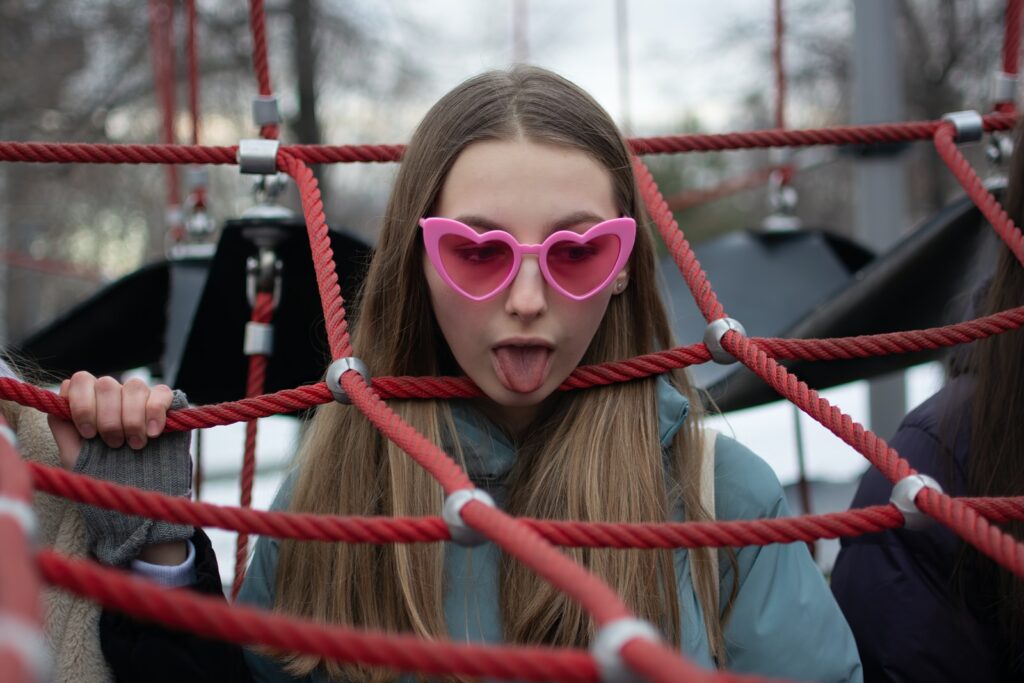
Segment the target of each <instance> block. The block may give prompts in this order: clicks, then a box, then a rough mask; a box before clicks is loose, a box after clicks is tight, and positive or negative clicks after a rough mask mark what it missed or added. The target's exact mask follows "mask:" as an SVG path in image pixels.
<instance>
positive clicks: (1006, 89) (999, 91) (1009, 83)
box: [992, 70, 1017, 102]
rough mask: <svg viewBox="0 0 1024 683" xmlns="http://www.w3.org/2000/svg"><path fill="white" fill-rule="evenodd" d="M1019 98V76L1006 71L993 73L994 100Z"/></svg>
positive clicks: (1003, 100)
mask: <svg viewBox="0 0 1024 683" xmlns="http://www.w3.org/2000/svg"><path fill="white" fill-rule="evenodd" d="M1016 99H1017V77H1016V76H1014V75H1013V74H1008V73H1006V72H1005V71H1001V70H1000V71H996V72H995V73H994V74H992V101H993V102H1013V101H1015V100H1016Z"/></svg>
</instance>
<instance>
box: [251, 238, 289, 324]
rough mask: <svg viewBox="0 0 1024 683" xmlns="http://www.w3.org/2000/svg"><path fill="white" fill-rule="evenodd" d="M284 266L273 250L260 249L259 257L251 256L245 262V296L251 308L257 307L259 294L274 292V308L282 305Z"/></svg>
mask: <svg viewBox="0 0 1024 683" xmlns="http://www.w3.org/2000/svg"><path fill="white" fill-rule="evenodd" d="M283 268H284V265H283V264H282V263H281V261H280V260H279V259H278V258H277V254H276V253H275V252H274V250H273V249H270V248H268V247H260V251H259V257H258V258H257V257H252V256H250V257H249V258H247V259H246V260H245V274H246V277H245V295H246V297H248V299H249V306H255V305H256V294H257V293H258V292H267V293H270V292H272V293H273V295H274V303H273V307H274V308H275V309H276V308H277V305H278V304H279V303H281V270H282V269H283Z"/></svg>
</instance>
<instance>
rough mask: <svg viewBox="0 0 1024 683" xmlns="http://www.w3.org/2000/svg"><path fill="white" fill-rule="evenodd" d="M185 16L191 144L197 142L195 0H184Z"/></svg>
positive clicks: (197, 66)
mask: <svg viewBox="0 0 1024 683" xmlns="http://www.w3.org/2000/svg"><path fill="white" fill-rule="evenodd" d="M185 17H186V20H187V25H188V38H187V50H188V109H189V112H190V113H191V115H192V144H193V145H198V144H199V46H198V44H197V42H196V39H197V36H196V33H197V25H198V23H199V19H198V16H197V14H196V0H185Z"/></svg>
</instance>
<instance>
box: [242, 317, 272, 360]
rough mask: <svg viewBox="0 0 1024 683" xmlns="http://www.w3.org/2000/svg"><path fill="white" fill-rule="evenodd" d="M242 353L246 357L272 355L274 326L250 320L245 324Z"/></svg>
mask: <svg viewBox="0 0 1024 683" xmlns="http://www.w3.org/2000/svg"><path fill="white" fill-rule="evenodd" d="M242 352H243V353H244V354H245V355H247V356H270V355H273V353H274V326H273V325H269V324H267V323H258V322H254V321H252V320H250V321H249V322H247V323H246V324H245V341H244V342H243V344H242Z"/></svg>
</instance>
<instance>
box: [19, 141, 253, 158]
mask: <svg viewBox="0 0 1024 683" xmlns="http://www.w3.org/2000/svg"><path fill="white" fill-rule="evenodd" d="M237 151H238V147H203V146H199V145H98V144H83V143H69V142H3V141H0V161H27V162H34V163H41V164H71V163H75V164H235V163H238V162H237V161H236V159H235V156H236V153H237Z"/></svg>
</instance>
